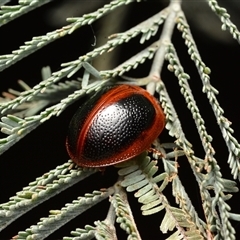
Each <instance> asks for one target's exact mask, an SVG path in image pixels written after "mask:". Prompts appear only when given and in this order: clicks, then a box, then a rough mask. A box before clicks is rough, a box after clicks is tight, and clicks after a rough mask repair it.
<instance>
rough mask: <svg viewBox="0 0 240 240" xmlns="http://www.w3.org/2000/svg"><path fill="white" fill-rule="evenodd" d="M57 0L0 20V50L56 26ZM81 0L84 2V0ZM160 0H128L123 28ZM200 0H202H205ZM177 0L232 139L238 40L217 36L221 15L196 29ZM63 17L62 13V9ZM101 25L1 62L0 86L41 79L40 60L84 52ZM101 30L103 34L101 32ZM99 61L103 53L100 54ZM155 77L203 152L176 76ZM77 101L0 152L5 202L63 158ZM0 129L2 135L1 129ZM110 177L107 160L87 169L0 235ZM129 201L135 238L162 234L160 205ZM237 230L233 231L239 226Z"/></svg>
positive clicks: (85, 219) (89, 220)
mask: <svg viewBox="0 0 240 240" xmlns="http://www.w3.org/2000/svg"><path fill="white" fill-rule="evenodd" d="M79 1H80V0H79ZM64 2H65V1H63V0H62V1H59V0H58V1H53V2H52V3H50V4H48V5H45V6H43V7H41V8H40V9H38V10H35V11H33V12H30V13H29V14H26V15H25V16H23V17H21V18H18V19H16V20H15V21H12V22H10V23H8V24H7V25H5V26H3V27H1V28H0V36H1V46H0V54H7V53H10V52H11V51H12V50H15V49H18V47H19V46H20V45H22V44H23V43H24V41H28V40H30V39H31V38H32V37H33V36H38V35H44V34H45V33H47V32H49V31H53V30H54V29H55V28H56V27H60V26H57V25H58V22H56V21H55V20H53V19H52V18H51V16H53V14H54V9H56V7H59V6H60V5H61V4H62V3H64ZM70 2H71V1H70ZM81 2H82V3H83V2H84V1H81ZM89 2H90V1H89ZM93 2H94V1H93ZM99 2H100V1H99ZM78 3H79V2H78ZM102 3H104V1H102ZM72 4H76V5H75V6H76V7H75V8H76V9H77V8H79V9H83V7H81V6H80V5H78V4H77V1H73V2H72ZM166 4H167V2H166V1H165V2H161V3H159V2H158V1H146V2H143V3H134V4H131V5H130V6H129V10H128V14H127V16H125V17H126V19H125V25H124V26H123V29H122V31H124V30H126V29H128V28H129V27H133V26H134V25H136V24H137V23H139V22H141V21H143V20H145V19H147V18H148V17H150V16H151V15H152V14H154V13H157V12H158V11H159V10H160V9H162V7H163V6H166ZM202 4H204V5H206V3H205V2H203V3H202ZM93 5H94V4H93ZM206 6H207V5H206ZM96 7H98V6H95V8H96ZM184 7H185V8H186V13H189V15H187V18H188V19H189V24H190V26H191V29H192V33H193V36H194V38H195V40H196V43H197V45H198V48H199V51H200V53H201V56H202V59H203V60H204V62H205V63H206V65H208V66H209V67H210V68H211V70H212V73H211V83H212V85H213V86H214V87H215V88H217V89H218V90H219V92H220V94H219V95H218V96H217V97H218V100H219V103H220V104H221V106H222V108H223V109H224V111H225V117H227V118H228V119H229V120H230V121H231V122H232V127H233V129H234V130H235V132H234V136H235V137H236V138H237V139H239V136H240V126H239V121H240V114H239V103H240V100H239V86H240V83H239V60H240V47H239V45H238V43H237V42H236V41H235V40H232V39H231V38H229V35H228V33H225V32H220V35H221V37H219V36H218V35H217V34H216V33H215V28H216V29H219V28H220V23H219V25H213V26H212V30H213V32H214V34H213V33H212V31H206V32H204V31H202V29H204V27H202V25H201V24H202V23H201V22H198V21H197V16H195V14H196V15H197V13H198V12H193V11H191V6H190V5H187V4H186V3H185V6H184ZM226 7H228V6H226ZM229 7H230V13H232V14H233V16H235V15H234V11H235V10H236V7H233V6H232V5H229ZM95 8H94V7H93V8H92V11H93V10H95ZM79 11H80V10H79ZM81 11H82V10H81ZM194 11H196V10H194ZM231 11H232V12H231ZM202 14H206V15H204V16H205V19H206V22H207V23H208V25H211V24H212V21H211V19H209V21H208V20H207V19H208V17H209V15H208V12H206V13H202ZM60 16H61V15H60ZM211 16H213V18H214V19H215V20H217V17H216V16H214V14H213V13H212V14H211ZM62 18H63V19H64V16H63V17H62ZM63 19H59V24H60V22H61V21H63ZM112 24H114V23H112ZM204 24H205V23H204ZM236 24H237V25H238V26H239V25H240V23H239V22H236ZM198 26H201V27H198ZM101 27H102V25H101V22H97V23H94V24H92V26H91V27H90V26H84V27H82V28H80V29H79V30H77V31H76V32H74V34H72V35H70V36H66V37H64V38H62V39H59V40H57V41H56V42H54V43H51V44H49V45H48V46H46V47H44V48H43V49H41V50H39V51H37V52H36V53H34V54H33V55H31V56H29V57H27V58H24V59H23V60H21V61H20V62H18V63H16V64H15V65H14V66H11V67H9V68H8V69H6V70H4V71H3V72H1V73H0V90H1V91H7V89H8V88H9V87H11V88H13V89H17V90H20V88H19V86H18V85H17V80H18V79H22V80H24V81H25V82H26V83H27V84H29V85H30V86H34V85H35V84H37V83H38V82H39V81H40V80H41V68H42V67H43V66H47V65H49V66H50V67H51V69H52V71H57V70H59V69H60V64H61V63H62V62H67V61H71V60H74V59H77V58H78V57H79V56H81V55H83V54H85V53H87V52H88V51H90V50H93V46H92V44H93V42H94V35H96V37H97V41H98V36H99V34H101ZM208 27H209V26H208ZM206 28H207V26H206ZM113 33H114V32H113ZM159 35H160V32H159V33H158V34H157V35H156V37H155V38H154V39H153V40H150V42H153V41H154V40H157V38H158V37H159ZM103 37H105V38H106V39H107V36H103ZM219 39H220V40H219ZM150 42H147V43H146V44H144V46H145V47H146V46H148V45H149V44H150ZM173 43H174V45H175V47H176V49H177V52H178V55H179V57H180V61H181V62H182V64H183V66H184V69H185V71H186V72H187V73H189V74H190V76H191V79H190V80H189V84H190V85H191V88H192V91H193V94H194V96H195V98H196V101H197V104H198V107H199V109H200V111H201V114H202V116H203V118H204V120H205V122H206V127H207V131H208V133H209V134H210V135H212V136H213V143H212V144H213V147H214V149H215V150H216V155H215V157H216V159H217V161H218V163H219V165H220V167H221V172H222V174H223V177H224V178H229V179H232V176H231V174H230V169H229V167H228V164H227V158H228V152H227V148H226V146H225V143H224V141H223V138H222V135H221V133H220V131H219V128H218V126H217V124H216V119H215V118H214V115H213V113H212V111H211V107H210V105H209V104H208V101H207V99H206V96H205V94H203V93H202V84H201V81H200V79H199V76H198V74H197V71H196V70H195V67H194V65H193V63H192V62H191V60H189V57H188V55H187V51H186V47H185V45H184V41H183V40H182V39H181V35H180V34H179V32H178V31H175V32H174V36H173ZM144 46H141V45H139V38H136V40H133V41H130V42H129V43H128V44H124V45H123V46H122V47H121V51H120V56H119V59H113V60H114V62H115V63H116V64H117V63H118V62H122V61H124V60H126V59H128V58H129V57H131V56H132V55H133V54H136V53H137V52H138V51H139V50H140V49H143V48H144ZM102 61H104V57H103V59H102ZM116 66H117V65H116ZM150 66H151V61H147V62H146V63H145V64H143V65H140V66H139V67H138V68H137V69H136V70H134V71H131V72H130V73H129V76H133V77H142V76H146V75H147V74H148V71H149V69H150ZM76 76H81V75H76ZM162 78H163V81H164V82H165V84H166V86H167V89H168V92H169V94H170V96H171V98H172V101H173V104H174V106H175V107H176V110H177V113H178V115H179V118H180V120H181V123H182V126H183V129H184V132H185V134H186V137H187V139H188V140H189V141H190V142H191V143H193V146H194V151H195V153H196V155H197V156H199V157H204V154H203V150H202V146H201V142H200V141H199V137H198V134H197V131H196V128H195V125H194V122H193V121H192V118H191V114H190V112H189V111H188V109H187V108H186V104H185V102H184V99H183V97H182V95H181V94H180V91H179V86H178V82H177V79H176V78H175V77H174V76H173V75H172V74H171V73H169V72H168V71H167V70H166V65H165V66H164V71H163V73H162ZM78 105H79V103H75V104H73V105H72V106H70V107H69V108H68V109H67V110H66V111H65V112H64V113H63V114H61V116H59V117H53V118H52V119H51V121H47V122H45V123H44V124H43V125H41V126H40V127H39V128H38V129H36V130H35V131H33V132H32V133H30V134H29V135H28V137H26V138H24V139H22V140H21V141H20V142H19V143H17V144H16V145H14V146H13V147H12V148H11V149H10V150H9V151H7V152H5V153H4V154H3V155H2V156H1V159H0V189H1V193H0V202H1V203H3V202H7V201H8V199H9V197H11V196H14V195H15V193H16V192H17V191H20V190H21V189H22V187H23V186H27V185H28V183H29V182H31V181H34V179H35V178H36V177H38V176H41V175H42V174H44V173H45V172H48V171H49V170H51V169H53V168H55V167H56V166H57V165H60V164H63V163H64V162H66V160H67V159H68V158H69V157H68V155H67V153H66V150H65V137H66V132H67V127H68V123H69V121H70V119H71V116H72V115H73V113H74V112H75V111H76V109H77V107H78ZM1 136H2V137H4V135H3V134H2V135H1ZM161 141H162V142H169V141H173V139H171V138H170V137H169V136H168V134H167V131H166V130H165V131H164V132H163V134H162V135H161ZM179 165H180V168H179V175H180V178H181V180H182V182H183V184H184V186H185V188H186V191H187V192H188V193H189V195H190V197H191V198H192V200H193V204H194V206H195V207H196V209H197V211H198V212H199V214H200V216H201V217H202V218H203V215H202V211H201V200H200V198H199V193H198V186H197V184H196V183H195V181H194V177H193V175H192V173H191V170H190V167H189V165H188V162H187V160H186V159H185V158H180V159H179ZM159 166H160V170H161V169H162V166H161V164H159ZM116 179H117V173H116V170H115V169H114V168H113V167H109V168H107V170H106V172H105V174H104V175H102V174H100V173H98V174H95V175H94V176H92V177H89V178H88V179H87V180H84V181H83V182H81V183H79V184H77V185H76V186H74V187H72V188H71V189H68V190H67V191H65V192H64V193H61V194H60V195H58V196H56V197H54V198H52V199H51V200H49V201H47V202H45V203H43V204H42V205H41V206H39V207H37V208H36V209H34V210H32V211H31V212H29V213H27V214H26V215H24V216H23V217H21V218H20V219H18V220H16V221H15V222H14V223H13V224H12V225H11V226H9V227H8V228H6V230H4V231H3V232H2V233H1V235H0V239H9V238H10V237H12V236H14V235H16V234H17V232H18V231H20V230H25V229H26V228H27V227H29V226H30V225H32V224H36V223H37V222H38V221H39V218H40V217H43V216H47V215H48V212H49V210H50V209H60V208H61V207H63V206H64V204H65V203H67V202H71V201H72V200H74V199H75V198H77V197H78V196H81V195H83V194H84V193H85V192H92V191H93V190H95V189H96V190H97V189H100V188H103V187H108V186H111V185H112V184H113V183H114V182H115V181H116ZM164 193H165V194H166V195H167V196H169V199H170V201H172V202H174V199H172V198H171V187H170V186H169V187H167V189H166V191H165V192H164ZM239 197H240V196H239V194H234V196H233V198H232V199H231V200H230V201H229V202H228V203H229V204H230V206H231V208H232V212H238V213H239V206H238V205H239ZM129 201H130V203H131V206H132V207H133V211H134V216H135V219H136V221H137V223H138V224H139V225H138V228H139V231H140V234H141V236H142V238H143V239H157V238H158V239H159V238H160V236H161V235H160V233H159V223H160V222H161V220H160V219H161V217H162V215H161V214H162V213H161V214H160V215H159V214H158V215H152V216H149V217H143V216H141V214H140V211H138V209H139V208H140V205H139V204H138V202H137V200H136V199H135V198H134V197H133V194H129ZM108 205H109V202H108V201H104V202H103V203H101V207H99V206H97V207H95V208H93V209H91V210H90V211H87V212H86V213H84V214H83V215H81V216H80V217H78V218H77V219H75V220H74V221H71V222H70V223H68V224H67V225H66V226H65V227H64V228H62V229H61V230H59V231H57V232H56V233H55V234H54V235H51V237H49V239H57V238H61V237H62V236H69V235H70V234H69V232H70V231H71V230H74V229H75V228H76V227H81V228H83V227H84V225H85V224H91V225H92V224H93V221H95V220H97V219H104V218H105V216H106V213H107V212H106V211H105V210H104V211H101V210H99V209H106V210H107V208H108ZM96 212H97V213H96ZM156 219H157V220H156ZM232 224H233V226H234V227H235V229H239V228H240V225H239V223H237V222H232ZM120 232H121V231H120ZM123 237H124V238H125V236H124V234H123V235H120V238H119V239H123ZM238 237H240V235H239V232H238ZM164 238H165V237H164Z"/></svg>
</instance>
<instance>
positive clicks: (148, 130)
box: [66, 85, 165, 168]
mask: <svg viewBox="0 0 240 240" xmlns="http://www.w3.org/2000/svg"><path fill="white" fill-rule="evenodd" d="M164 126H165V116H164V113H163V110H162V109H161V107H160V105H159V103H158V101H157V100H156V99H155V98H154V96H152V95H151V94H149V93H148V92H147V91H146V90H144V89H143V88H141V87H138V86H133V85H115V86H106V87H103V88H102V89H101V90H100V91H98V92H97V93H95V94H94V95H93V97H91V98H90V99H89V100H88V101H86V102H85V103H84V104H83V105H82V106H81V107H80V108H79V109H78V110H77V112H76V113H75V115H74V116H73V118H72V120H71V122H70V124H69V129H68V134H67V139H66V148H67V151H68V154H69V156H70V157H71V159H72V160H73V161H74V162H75V163H76V164H77V165H79V166H82V167H100V168H101V167H106V166H109V165H114V164H116V163H120V162H123V161H126V160H129V159H131V158H133V157H135V156H137V155H139V154H141V153H142V152H143V151H145V150H147V149H148V148H149V147H150V146H151V144H152V142H153V141H154V140H155V139H156V138H157V137H158V136H159V134H160V133H161V132H162V130H163V128H164Z"/></svg>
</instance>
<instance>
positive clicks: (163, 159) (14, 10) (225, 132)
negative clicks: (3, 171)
mask: <svg viewBox="0 0 240 240" xmlns="http://www.w3.org/2000/svg"><path fill="white" fill-rule="evenodd" d="M48 2H50V1H49V0H47V1H46V0H45V1H43V0H41V1H40V0H32V1H30V0H28V1H27V0H26V1H23V0H19V2H18V5H15V6H10V5H8V6H7V5H3V6H1V10H0V24H1V25H4V24H7V23H8V22H10V21H12V20H14V19H15V18H17V17H19V16H21V15H23V14H26V13H27V12H29V11H32V10H34V9H35V8H37V7H40V6H41V5H43V4H46V3H48ZM132 2H135V1H134V0H114V1H111V2H110V3H109V4H106V5H104V6H103V7H102V8H100V9H98V10H96V11H94V12H92V13H88V14H84V15H83V16H81V17H71V18H68V19H67V21H68V22H69V25H66V26H63V27H61V28H60V29H57V30H55V31H52V32H48V33H46V34H45V35H42V36H37V37H33V38H32V40H30V41H27V42H25V44H24V45H22V46H20V47H19V49H17V50H14V51H12V53H10V54H5V55H2V56H0V71H3V70H4V69H6V68H8V67H9V66H11V65H13V64H15V63H16V62H18V61H21V60H22V59H23V58H25V57H27V56H28V55H30V54H33V53H34V52H36V51H38V50H39V49H41V48H43V47H44V46H46V45H48V44H49V43H51V42H53V41H55V40H57V39H60V38H62V37H65V36H67V35H70V34H73V33H74V32H75V31H76V30H78V29H79V28H81V27H82V26H84V25H91V24H92V23H93V22H94V21H96V20H98V19H101V18H102V17H103V16H104V15H106V14H108V13H110V12H112V11H115V10H116V9H117V8H118V7H126V6H125V5H127V4H130V3H132ZM136 2H140V1H136ZM139 4H141V3H139ZM208 4H209V6H210V8H211V10H212V11H213V12H214V13H215V14H216V15H217V16H218V17H219V18H220V21H221V22H222V29H223V30H228V31H229V32H230V34H231V35H232V37H233V38H234V39H236V40H237V41H238V42H239V39H240V37H239V36H240V34H239V31H238V29H237V27H236V26H235V25H234V24H233V23H232V22H231V20H230V15H229V14H228V13H227V10H226V9H225V8H222V7H220V6H219V5H218V2H217V1H215V0H214V1H213V0H209V1H208ZM159 10H160V9H159ZM15 21H16V20H15ZM161 27H162V28H161ZM175 27H176V30H178V31H179V32H180V33H181V35H182V39H183V41H184V42H185V45H186V49H187V53H188V55H189V57H190V59H191V61H192V62H193V63H194V65H195V67H196V69H197V71H198V74H199V77H200V79H201V81H202V88H203V89H202V91H203V93H204V94H206V97H207V99H208V101H209V104H210V106H211V108H212V111H213V113H214V116H215V118H216V120H217V121H216V122H217V124H218V126H219V128H220V131H221V134H222V136H223V139H224V141H225V143H226V146H227V148H228V154H229V157H228V160H227V162H228V164H229V167H230V169H231V174H232V178H233V179H234V181H233V180H229V179H225V178H223V177H222V172H221V170H220V166H219V163H218V161H217V160H216V158H215V156H214V155H215V151H214V148H213V145H212V140H213V138H212V136H210V134H209V133H208V131H207V128H206V125H205V121H204V118H203V116H202V114H201V113H200V109H199V107H198V106H197V101H196V100H195V98H194V95H193V93H192V91H191V88H190V85H189V79H190V74H188V73H187V72H186V71H185V70H184V67H183V65H182V63H181V62H180V58H179V56H178V49H176V46H175V44H174V41H173V40H172V37H173V32H174V29H175ZM156 34H160V37H159V39H158V40H157V41H155V42H151V43H150V44H148V46H147V47H145V48H144V49H142V50H141V51H139V52H138V53H137V54H135V55H134V56H132V57H131V58H129V59H127V60H125V61H124V62H122V63H121V64H119V65H118V66H117V67H115V68H113V69H107V70H102V71H98V70H96V69H95V68H94V64H93V66H92V62H93V60H94V59H97V57H100V56H101V55H103V54H104V53H105V54H109V52H111V51H113V50H114V49H115V48H116V47H118V46H120V45H122V44H127V43H128V42H129V41H130V40H132V39H135V38H137V36H140V40H139V44H146V43H147V42H148V41H150V40H152V38H153V37H154V36H155V35H156ZM147 60H152V65H151V69H150V71H149V74H148V75H147V76H146V77H145V76H143V77H142V78H130V77H128V76H125V74H127V73H128V72H129V71H130V70H134V69H136V68H137V67H139V66H140V65H141V64H143V63H144V62H146V61H147ZM165 62H166V63H167V69H168V70H169V72H170V73H173V75H174V76H175V77H176V79H177V81H178V85H179V89H180V92H181V94H182V95H183V98H184V100H185V102H186V107H187V108H188V109H189V110H190V113H191V116H192V119H193V120H194V123H195V126H196V129H197V132H198V135H199V138H200V140H201V143H202V147H203V150H204V156H203V157H202V158H201V157H199V156H197V154H196V153H195V152H194V148H193V146H192V143H191V142H190V141H189V139H187V136H185V133H184V131H183V128H182V123H181V119H179V117H178V115H177V112H176V110H175V108H174V105H173V104H172V100H171V98H170V96H169V94H168V91H167V87H166V86H165V84H164V83H165V82H164V77H163V79H162V71H163V69H164V63H165ZM81 70H82V72H83V73H82V74H80V72H81ZM210 73H211V70H210V68H209V67H208V66H207V65H206V64H205V63H204V62H203V60H202V57H201V55H200V53H199V51H198V48H197V45H196V43H195V40H194V38H193V36H192V33H191V31H190V27H189V25H188V22H187V20H186V17H185V14H184V11H183V10H182V7H181V0H178V1H175V0H171V1H170V3H169V5H168V6H167V7H165V8H164V9H163V10H161V11H159V13H157V14H155V15H153V16H151V17H149V18H148V19H147V20H145V21H143V22H141V23H139V24H137V25H136V26H134V27H132V28H130V29H128V30H126V31H124V32H121V33H115V34H113V33H112V35H111V36H109V39H108V40H107V41H106V43H105V44H103V45H102V46H98V47H95V48H94V49H93V50H92V51H89V52H88V53H86V54H85V55H83V56H79V57H78V58H77V59H74V60H72V61H69V62H67V63H62V64H61V69H60V70H58V71H55V72H51V70H50V68H49V67H47V68H43V69H42V81H41V82H40V83H38V84H36V85H35V86H34V87H33V88H30V87H29V86H28V85H27V84H26V83H24V82H23V81H19V84H20V86H21V87H22V89H23V91H22V92H19V91H16V90H13V89H10V90H9V92H7V93H6V92H5V93H4V94H3V95H4V97H3V98H1V99H0V100H1V101H0V114H1V116H2V118H1V122H0V127H1V131H2V133H3V134H5V135H7V136H5V137H3V138H1V139H0V154H2V153H4V152H5V151H6V150H8V149H9V148H11V147H12V146H13V145H14V144H15V143H17V142H18V141H19V140H20V139H22V138H24V137H25V136H26V135H27V134H28V133H30V132H32V131H33V130H34V129H36V128H37V127H39V126H40V125H41V124H42V123H44V122H46V121H48V120H50V119H51V118H52V117H53V116H59V115H60V114H61V113H62V112H63V111H64V110H65V109H66V108H67V107H68V106H70V105H71V104H73V103H74V102H75V101H77V100H78V99H80V98H82V97H83V96H89V94H91V93H93V92H95V91H98V90H99V89H100V88H101V87H103V86H104V85H105V84H107V83H108V82H109V81H115V83H116V82H117V83H120V82H121V83H122V82H124V83H128V84H135V85H139V86H145V87H146V88H147V90H148V91H149V92H150V93H152V94H154V93H157V94H158V96H159V101H160V103H161V106H162V108H163V110H164V113H165V116H166V129H167V130H168V133H169V135H170V136H171V137H172V141H174V142H175V143H174V144H160V142H159V141H156V142H154V143H153V145H154V150H153V152H152V153H149V154H148V155H149V156H147V153H145V152H144V153H143V154H141V155H140V156H138V157H136V158H134V159H132V160H131V161H127V162H124V163H122V164H118V165H116V166H115V167H116V168H119V170H118V172H117V174H118V180H117V181H116V182H115V183H114V184H113V185H112V186H110V187H108V188H106V189H101V190H94V191H92V193H85V194H84V195H83V196H79V197H78V198H77V199H76V200H73V201H72V202H71V203H66V204H65V206H64V207H62V208H61V209H59V210H50V211H49V213H50V214H49V216H48V217H42V218H41V219H39V221H38V223H37V224H34V223H33V225H32V226H30V227H29V228H27V229H25V230H22V231H19V232H18V234H17V235H16V236H15V237H14V239H44V238H46V237H48V236H50V235H51V234H52V233H54V232H55V231H57V230H58V229H59V228H61V227H62V226H64V225H65V224H66V223H68V222H69V221H71V220H72V219H74V218H76V217H77V216H79V215H81V214H82V213H83V212H85V211H87V210H88V209H89V208H92V207H93V206H94V205H97V206H98V204H99V203H100V202H101V201H103V200H106V199H109V200H110V203H109V210H108V212H107V213H106V218H105V219H103V220H102V219H100V220H98V219H96V221H95V222H94V225H95V226H93V225H86V226H85V228H84V229H80V228H76V229H73V230H72V232H71V236H66V237H63V239H64V240H76V239H93V238H94V237H95V238H96V239H117V235H118V234H117V230H116V228H115V226H116V224H119V226H120V228H121V229H122V230H123V231H125V233H126V235H127V236H128V239H141V236H140V232H141V231H139V229H138V221H137V220H138V219H135V215H134V212H133V211H132V208H131V203H130V202H129V200H128V198H129V196H130V195H131V194H132V192H133V193H134V197H135V198H136V199H137V201H138V203H140V204H141V207H140V210H141V214H142V215H144V216H145V218H146V219H147V217H148V216H149V215H153V214H158V215H159V216H160V217H159V218H158V223H159V229H160V231H161V232H162V233H163V234H165V233H169V232H171V233H170V234H171V235H170V234H169V235H168V236H166V235H165V239H167V240H183V239H186V240H187V239H189V240H190V239H196V240H201V239H216V240H218V239H219V240H220V239H224V240H228V239H229V240H234V239H236V232H235V229H234V227H233V226H232V222H231V221H230V220H234V221H240V215H239V214H236V213H232V212H231V208H230V205H229V204H227V200H229V199H230V198H231V197H232V195H230V194H229V193H235V192H237V191H238V188H237V182H239V180H240V161H239V156H240V145H239V143H238V141H237V139H236V138H235V137H234V136H233V129H232V128H231V127H230V122H229V121H228V119H227V118H226V117H225V116H224V111H223V109H222V108H221V106H220V104H219V102H218V100H217V97H216V95H217V94H218V91H217V90H216V89H215V88H214V87H213V86H212V85H211V83H210ZM75 75H78V78H77V80H76V79H73V77H74V76H75ZM120 77H121V80H120ZM114 78H116V79H117V80H116V79H114ZM60 81H62V82H60ZM159 152H160V153H161V154H159ZM181 157H185V159H187V161H188V164H189V166H190V168H191V171H192V174H193V175H194V177H195V180H196V184H197V185H198V188H199V191H200V192H199V194H200V197H201V203H202V210H203V213H204V219H201V217H200V216H199V212H198V211H197V210H196V209H195V207H194V204H193V203H192V201H191V198H190V197H189V196H188V194H187V192H186V191H185V188H184V184H183V183H182V181H181V178H180V177H179V171H178V159H179V158H181ZM1 160H2V161H4V159H1ZM160 164H162V169H161V168H160ZM96 172H98V169H85V168H80V167H77V166H76V165H75V164H74V163H73V162H72V161H71V160H68V161H66V163H64V164H62V165H60V166H57V167H56V168H55V169H53V170H50V171H49V172H47V173H45V174H43V175H42V176H41V177H38V178H37V179H36V180H35V181H33V182H31V183H29V185H28V186H26V187H24V188H23V189H22V191H20V192H17V193H16V195H15V196H12V197H10V198H9V201H8V202H6V203H2V204H0V231H2V230H3V229H4V228H6V227H7V226H8V225H10V224H11V223H12V222H13V221H15V220H16V219H17V218H20V217H21V216H22V215H23V214H26V213H27V212H29V211H31V210H32V209H33V208H35V207H37V206H38V205H39V204H42V203H43V202H45V201H47V200H49V199H50V198H52V197H54V196H56V195H58V194H60V193H61V192H62V191H64V190H66V189H68V188H71V187H72V186H73V185H75V184H77V183H79V182H81V181H82V180H84V179H86V178H88V177H91V175H93V174H94V173H96ZM26 173H27V172H26ZM169 187H170V188H171V190H172V192H171V194H169V193H168V192H167V189H168V188H169ZM165 192H166V193H165ZM171 197H173V198H174V200H175V202H174V203H172V201H170V200H169V199H170V198H171ZM161 214H163V215H162V216H161ZM146 221H148V220H146ZM86 224H87V223H86ZM89 224H91V223H89Z"/></svg>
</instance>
